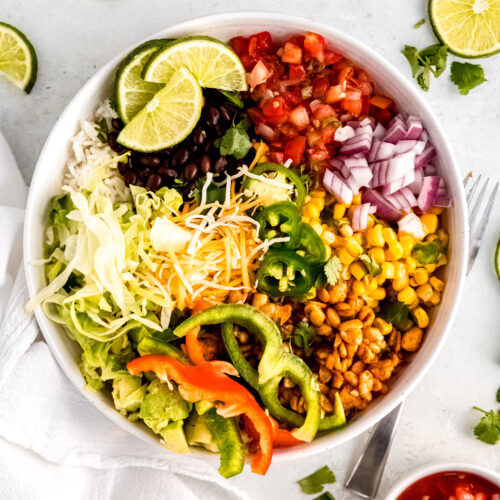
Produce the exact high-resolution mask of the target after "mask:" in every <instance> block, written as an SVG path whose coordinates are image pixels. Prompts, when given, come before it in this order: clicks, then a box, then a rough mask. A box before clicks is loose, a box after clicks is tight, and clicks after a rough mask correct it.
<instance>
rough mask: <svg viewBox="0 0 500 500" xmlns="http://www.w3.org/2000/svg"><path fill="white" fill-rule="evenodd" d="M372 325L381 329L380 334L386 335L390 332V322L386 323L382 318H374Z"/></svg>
mask: <svg viewBox="0 0 500 500" xmlns="http://www.w3.org/2000/svg"><path fill="white" fill-rule="evenodd" d="M373 326H374V327H375V328H377V329H378V330H380V331H381V333H382V335H388V334H389V333H391V332H392V323H388V322H387V321H385V320H383V319H382V318H375V321H374V322H373Z"/></svg>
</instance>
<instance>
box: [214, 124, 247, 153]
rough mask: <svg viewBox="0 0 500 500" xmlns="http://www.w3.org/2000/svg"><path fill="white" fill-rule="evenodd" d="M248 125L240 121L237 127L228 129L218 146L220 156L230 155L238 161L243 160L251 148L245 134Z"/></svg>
mask: <svg viewBox="0 0 500 500" xmlns="http://www.w3.org/2000/svg"><path fill="white" fill-rule="evenodd" d="M248 127H249V124H248V122H247V121H246V120H242V121H241V122H240V123H238V125H235V126H233V127H231V128H230V129H228V131H227V132H226V133H225V134H224V136H223V137H222V139H221V141H220V143H219V144H218V147H219V150H220V154H221V155H222V156H227V155H232V156H234V157H235V158H237V159H238V160H241V159H243V158H245V156H246V155H247V153H248V151H250V148H251V147H252V143H251V142H250V138H249V137H248V134H247V129H248Z"/></svg>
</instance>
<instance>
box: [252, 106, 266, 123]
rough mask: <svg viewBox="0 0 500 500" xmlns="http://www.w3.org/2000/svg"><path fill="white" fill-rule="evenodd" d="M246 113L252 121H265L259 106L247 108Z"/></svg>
mask: <svg viewBox="0 0 500 500" xmlns="http://www.w3.org/2000/svg"><path fill="white" fill-rule="evenodd" d="M247 113H248V115H249V116H250V118H251V120H252V121H253V122H254V123H266V117H265V116H264V115H263V114H262V111H261V110H260V109H259V108H248V109H247Z"/></svg>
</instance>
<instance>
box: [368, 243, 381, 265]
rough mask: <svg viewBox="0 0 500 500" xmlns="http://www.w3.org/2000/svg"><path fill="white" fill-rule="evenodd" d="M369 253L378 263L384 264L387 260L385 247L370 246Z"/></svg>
mask: <svg viewBox="0 0 500 500" xmlns="http://www.w3.org/2000/svg"><path fill="white" fill-rule="evenodd" d="M368 255H369V256H370V257H373V259H374V260H375V262H377V263H378V264H383V263H384V262H385V252H384V250H383V248H380V247H374V248H370V250H368Z"/></svg>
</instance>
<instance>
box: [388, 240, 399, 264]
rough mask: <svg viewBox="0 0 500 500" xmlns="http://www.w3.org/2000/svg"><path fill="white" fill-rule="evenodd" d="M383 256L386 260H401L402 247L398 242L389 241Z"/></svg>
mask: <svg viewBox="0 0 500 500" xmlns="http://www.w3.org/2000/svg"><path fill="white" fill-rule="evenodd" d="M385 256H386V259H387V260H399V259H401V258H403V247H402V246H401V243H399V241H390V242H389V250H386V252H385Z"/></svg>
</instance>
